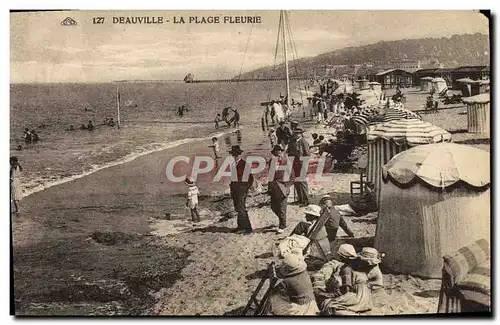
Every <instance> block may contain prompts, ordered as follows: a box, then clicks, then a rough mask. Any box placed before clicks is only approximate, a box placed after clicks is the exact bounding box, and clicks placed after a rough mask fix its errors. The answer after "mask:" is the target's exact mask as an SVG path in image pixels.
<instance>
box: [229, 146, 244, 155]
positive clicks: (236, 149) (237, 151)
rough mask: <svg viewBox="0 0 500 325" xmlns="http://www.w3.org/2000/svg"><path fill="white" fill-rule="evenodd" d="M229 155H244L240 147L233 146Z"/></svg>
mask: <svg viewBox="0 0 500 325" xmlns="http://www.w3.org/2000/svg"><path fill="white" fill-rule="evenodd" d="M229 153H231V154H232V153H235V154H238V155H240V154H242V153H243V150H241V148H240V146H239V145H235V146H231V150H230V151H229Z"/></svg>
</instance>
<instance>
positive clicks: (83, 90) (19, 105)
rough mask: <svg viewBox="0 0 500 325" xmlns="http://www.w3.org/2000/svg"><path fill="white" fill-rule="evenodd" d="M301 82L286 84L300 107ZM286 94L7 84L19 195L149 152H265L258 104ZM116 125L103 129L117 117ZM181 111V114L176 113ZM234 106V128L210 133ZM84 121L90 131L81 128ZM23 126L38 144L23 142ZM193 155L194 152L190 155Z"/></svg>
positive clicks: (238, 86) (259, 86) (279, 89)
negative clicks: (213, 144)
mask: <svg viewBox="0 0 500 325" xmlns="http://www.w3.org/2000/svg"><path fill="white" fill-rule="evenodd" d="M304 86H305V83H304V82H299V81H292V83H291V89H293V90H294V91H293V92H292V98H294V100H295V101H297V102H300V101H302V102H304V104H305V105H307V99H306V98H305V97H306V95H307V93H306V92H304V91H300V89H303V88H304ZM282 93H285V85H284V82H283V81H263V82H239V83H217V82H214V83H182V82H123V83H96V84H88V83H86V84H76V83H75V84H61V83H54V84H12V85H11V86H10V95H11V96H10V147H11V156H17V157H18V158H19V161H20V163H21V165H22V167H23V174H22V183H23V185H24V195H25V196H28V195H30V194H32V193H35V192H39V191H42V190H44V189H46V188H49V187H51V186H54V185H58V184H62V183H65V182H68V181H71V180H74V179H78V178H81V177H84V176H86V175H90V174H91V173H94V172H96V171H98V170H101V169H103V168H108V167H111V166H116V165H119V164H122V163H126V162H129V161H132V160H134V159H136V158H138V157H140V156H142V155H146V154H150V153H152V152H155V151H162V150H167V149H169V148H170V149H174V148H175V150H174V152H175V153H176V154H187V155H188V156H189V155H193V154H206V155H211V154H212V151H211V149H210V148H208V145H209V144H210V141H209V140H210V138H211V137H213V136H217V137H219V138H220V140H219V142H220V144H221V151H226V152H227V151H228V150H229V148H230V147H231V145H234V144H239V145H241V147H242V148H243V150H245V151H246V152H247V153H252V154H257V153H260V154H263V155H264V154H265V153H268V151H269V149H270V147H269V146H270V145H269V141H268V139H267V132H263V131H262V129H261V120H260V117H261V114H262V109H263V107H262V106H261V105H260V103H262V102H265V101H268V100H270V99H276V98H278V97H279V95H280V94H282ZM118 94H119V98H120V120H121V127H120V128H119V129H118V128H117V127H109V126H106V125H104V124H103V122H104V119H105V118H107V117H108V118H109V117H113V118H114V119H115V120H116V119H117V97H118ZM180 105H185V106H186V107H187V108H188V111H187V112H186V113H185V114H184V116H182V117H181V116H178V115H177V108H178V107H179V106H180ZM227 106H231V107H233V108H238V109H239V111H240V114H241V123H240V125H241V126H240V128H238V129H234V128H233V127H228V126H227V125H225V123H224V122H222V123H221V124H220V125H221V128H220V129H218V130H216V129H215V127H214V118H215V115H216V114H217V113H219V112H221V110H222V109H223V108H224V107H227ZM89 121H92V123H93V124H94V125H95V126H96V128H95V130H94V131H88V130H81V129H80V126H81V125H82V124H87V123H88V122H89ZM25 128H28V129H30V130H36V131H37V133H38V134H39V137H40V139H41V140H40V141H39V142H38V143H37V144H35V145H33V144H31V145H28V144H25V143H24V140H23V132H24V130H25ZM194 151H196V152H194Z"/></svg>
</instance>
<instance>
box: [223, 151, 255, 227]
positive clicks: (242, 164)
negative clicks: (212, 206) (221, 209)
mask: <svg viewBox="0 0 500 325" xmlns="http://www.w3.org/2000/svg"><path fill="white" fill-rule="evenodd" d="M229 153H230V154H231V156H233V157H234V168H235V171H236V175H235V176H236V180H234V181H233V180H231V183H230V184H229V189H230V192H231V198H232V199H233V205H234V210H235V211H236V213H237V214H238V219H237V222H238V226H237V227H236V229H234V232H236V233H239V234H251V233H252V232H253V229H252V224H251V223H250V218H249V217H248V212H247V207H246V200H247V196H248V191H249V190H250V187H252V185H253V182H254V178H253V175H252V174H249V175H248V180H246V179H243V174H244V172H245V169H246V168H250V166H249V165H248V164H247V162H246V161H245V160H244V159H243V158H241V154H242V153H243V150H241V148H240V146H239V145H234V146H232V147H231V151H229ZM232 170H233V169H232ZM231 178H233V177H231Z"/></svg>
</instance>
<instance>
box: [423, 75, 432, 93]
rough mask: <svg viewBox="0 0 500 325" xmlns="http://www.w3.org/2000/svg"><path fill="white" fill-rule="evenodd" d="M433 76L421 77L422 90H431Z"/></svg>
mask: <svg viewBox="0 0 500 325" xmlns="http://www.w3.org/2000/svg"><path fill="white" fill-rule="evenodd" d="M432 79H434V78H432V77H423V78H420V91H427V92H428V91H429V90H430V89H431V85H432V83H431V81H432Z"/></svg>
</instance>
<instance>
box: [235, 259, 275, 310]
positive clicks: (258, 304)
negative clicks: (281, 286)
mask: <svg viewBox="0 0 500 325" xmlns="http://www.w3.org/2000/svg"><path fill="white" fill-rule="evenodd" d="M267 270H268V272H267V273H266V274H265V275H264V276H263V277H262V279H261V280H260V282H259V285H258V286H257V288H256V289H255V291H254V292H253V294H252V296H251V297H250V300H248V303H247V305H246V306H245V308H244V309H243V312H242V313H241V316H246V315H247V313H248V311H249V310H250V309H251V308H252V307H253V308H254V312H253V316H265V315H266V314H267V313H268V312H269V307H270V302H269V297H270V296H271V290H272V289H273V288H274V287H275V286H276V284H277V282H278V276H277V274H276V266H275V264H274V262H272V263H271V264H269V266H268V269H267ZM270 274H272V277H271V278H269V275H270ZM267 280H269V287H268V288H267V291H266V292H265V293H264V296H263V297H262V299H261V300H260V301H259V300H258V299H257V296H258V295H259V293H260V291H261V290H262V288H263V287H264V284H265V283H266V281H267Z"/></svg>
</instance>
